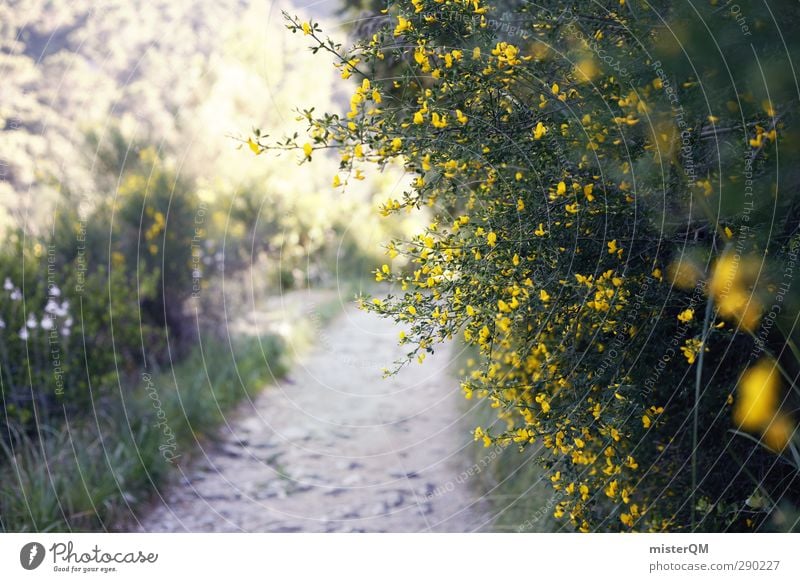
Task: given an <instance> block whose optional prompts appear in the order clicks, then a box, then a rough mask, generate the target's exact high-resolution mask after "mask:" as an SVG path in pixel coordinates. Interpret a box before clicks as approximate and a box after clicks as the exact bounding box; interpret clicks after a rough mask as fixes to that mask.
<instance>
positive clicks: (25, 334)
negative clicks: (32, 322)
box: [19, 327, 28, 342]
mask: <svg viewBox="0 0 800 582" xmlns="http://www.w3.org/2000/svg"><path fill="white" fill-rule="evenodd" d="M19 339H21V340H22V341H24V342H26V341H28V330H27V329H25V328H24V327H23V328H22V329H21V330H19Z"/></svg>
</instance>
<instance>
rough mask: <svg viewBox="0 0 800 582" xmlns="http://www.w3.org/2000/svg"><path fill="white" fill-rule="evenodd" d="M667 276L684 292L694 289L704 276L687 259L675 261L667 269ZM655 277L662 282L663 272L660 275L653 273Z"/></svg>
mask: <svg viewBox="0 0 800 582" xmlns="http://www.w3.org/2000/svg"><path fill="white" fill-rule="evenodd" d="M667 275H668V276H669V279H670V281H671V282H672V284H673V285H675V286H676V287H677V288H678V289H683V290H684V291H689V290H690V289H692V288H693V287H694V286H695V285H696V284H697V281H698V280H699V279H700V278H701V277H702V276H703V274H702V273H701V272H700V269H699V268H698V267H697V265H695V264H694V263H693V262H692V261H690V260H689V259H685V258H681V259H679V260H677V261H673V262H672V263H671V264H670V265H669V267H667ZM653 276H654V277H656V278H657V279H659V280H660V278H661V271H659V272H658V275H656V274H655V272H653Z"/></svg>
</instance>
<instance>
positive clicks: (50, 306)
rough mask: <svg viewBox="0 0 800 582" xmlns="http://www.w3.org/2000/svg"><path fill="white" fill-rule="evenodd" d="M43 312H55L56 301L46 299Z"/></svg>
mask: <svg viewBox="0 0 800 582" xmlns="http://www.w3.org/2000/svg"><path fill="white" fill-rule="evenodd" d="M44 310H45V313H51V314H56V313H58V311H59V308H58V303H56V302H55V301H53V300H52V299H48V300H47V305H45V306H44Z"/></svg>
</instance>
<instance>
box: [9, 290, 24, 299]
mask: <svg viewBox="0 0 800 582" xmlns="http://www.w3.org/2000/svg"><path fill="white" fill-rule="evenodd" d="M20 299H22V292H21V291H20V290H19V289H14V290H13V291H12V292H11V300H12V301H19V300H20Z"/></svg>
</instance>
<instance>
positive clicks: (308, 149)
mask: <svg viewBox="0 0 800 582" xmlns="http://www.w3.org/2000/svg"><path fill="white" fill-rule="evenodd" d="M313 151H314V148H313V147H312V145H311V144H310V143H306V144H305V145H303V153H304V154H305V155H306V158H307V159H309V160H310V159H311V152H313Z"/></svg>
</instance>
